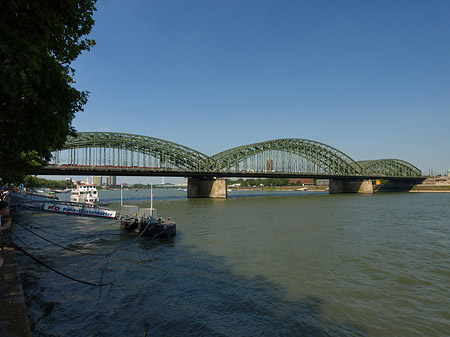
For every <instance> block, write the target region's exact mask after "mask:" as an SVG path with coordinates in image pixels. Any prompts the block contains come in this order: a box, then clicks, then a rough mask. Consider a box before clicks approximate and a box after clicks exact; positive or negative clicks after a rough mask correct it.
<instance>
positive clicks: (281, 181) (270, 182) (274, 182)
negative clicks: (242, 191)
mask: <svg viewBox="0 0 450 337" xmlns="http://www.w3.org/2000/svg"><path fill="white" fill-rule="evenodd" d="M228 184H241V186H242V187H253V186H257V187H259V186H288V185H289V179H288V178H266V179H237V180H228Z"/></svg>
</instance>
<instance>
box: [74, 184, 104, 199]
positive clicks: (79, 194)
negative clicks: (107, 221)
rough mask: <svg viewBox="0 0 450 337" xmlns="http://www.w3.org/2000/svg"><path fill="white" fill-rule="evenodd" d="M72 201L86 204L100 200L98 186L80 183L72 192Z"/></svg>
mask: <svg viewBox="0 0 450 337" xmlns="http://www.w3.org/2000/svg"><path fill="white" fill-rule="evenodd" d="M70 201H72V202H81V203H86V204H97V203H98V202H99V198H98V191H97V187H96V186H95V185H94V184H79V185H77V187H76V188H74V189H72V191H71V192H70Z"/></svg>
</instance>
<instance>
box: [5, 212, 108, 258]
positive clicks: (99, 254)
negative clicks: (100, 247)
mask: <svg viewBox="0 0 450 337" xmlns="http://www.w3.org/2000/svg"><path fill="white" fill-rule="evenodd" d="M14 223H16V224H18V225H19V226H20V227H22V228H23V229H25V230H27V231H29V232H30V233H32V234H34V235H36V236H37V237H38V238H41V239H42V240H45V241H47V242H49V243H51V244H53V245H55V246H58V247H60V248H62V249H65V250H70V251H71V252H74V253H78V254H84V255H96V256H104V255H108V254H101V253H86V252H80V251H78V250H75V249H72V248H69V247H64V246H62V245H60V244H58V243H56V242H53V241H52V240H49V239H47V238H44V237H43V236H42V235H39V234H38V233H35V232H33V231H32V230H31V229H29V228H27V227H25V226H23V225H22V224H21V223H19V222H18V221H17V220H14Z"/></svg>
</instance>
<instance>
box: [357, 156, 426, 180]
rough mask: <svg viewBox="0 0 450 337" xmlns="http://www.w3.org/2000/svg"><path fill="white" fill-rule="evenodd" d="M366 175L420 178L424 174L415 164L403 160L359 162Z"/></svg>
mask: <svg viewBox="0 0 450 337" xmlns="http://www.w3.org/2000/svg"><path fill="white" fill-rule="evenodd" d="M358 164H359V165H360V166H361V167H362V168H363V173H364V174H366V175H378V176H379V175H382V176H390V177H420V176H421V175H422V172H421V171H420V170H419V169H418V168H417V167H415V166H414V165H413V164H411V163H408V162H407V161H404V160H401V159H376V160H364V161H359V162H358Z"/></svg>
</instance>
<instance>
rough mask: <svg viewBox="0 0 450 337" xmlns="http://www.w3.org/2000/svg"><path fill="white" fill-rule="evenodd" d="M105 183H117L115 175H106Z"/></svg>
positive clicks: (109, 184) (108, 184)
mask: <svg viewBox="0 0 450 337" xmlns="http://www.w3.org/2000/svg"><path fill="white" fill-rule="evenodd" d="M106 185H107V186H111V185H117V181H116V176H109V177H106Z"/></svg>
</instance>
